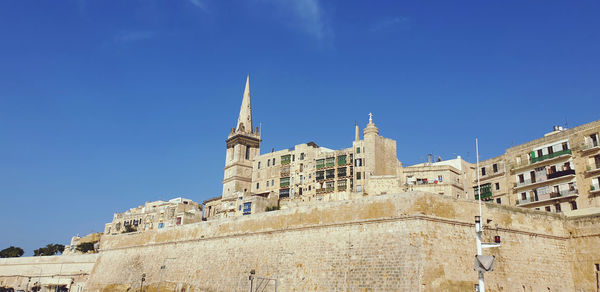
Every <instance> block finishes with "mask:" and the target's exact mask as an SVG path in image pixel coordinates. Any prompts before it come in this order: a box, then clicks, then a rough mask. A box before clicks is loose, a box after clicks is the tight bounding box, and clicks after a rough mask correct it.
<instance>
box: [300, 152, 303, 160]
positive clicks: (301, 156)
mask: <svg viewBox="0 0 600 292" xmlns="http://www.w3.org/2000/svg"><path fill="white" fill-rule="evenodd" d="M300 160H304V152H302V153H300Z"/></svg>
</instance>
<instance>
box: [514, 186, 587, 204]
mask: <svg viewBox="0 0 600 292" xmlns="http://www.w3.org/2000/svg"><path fill="white" fill-rule="evenodd" d="M577 194H578V190H577V189H572V190H565V191H559V192H552V193H547V194H542V195H538V199H537V200H536V199H535V197H531V198H527V199H525V200H523V199H520V200H519V202H518V205H519V206H522V205H528V204H532V203H538V202H545V201H550V200H553V199H557V198H562V197H569V196H577Z"/></svg>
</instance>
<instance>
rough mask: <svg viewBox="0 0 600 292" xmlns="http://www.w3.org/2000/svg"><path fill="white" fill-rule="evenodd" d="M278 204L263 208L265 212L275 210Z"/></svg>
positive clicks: (277, 208)
mask: <svg viewBox="0 0 600 292" xmlns="http://www.w3.org/2000/svg"><path fill="white" fill-rule="evenodd" d="M279 208H280V207H279V206H277V205H275V206H269V207H266V208H265V212H271V211H277V210H279Z"/></svg>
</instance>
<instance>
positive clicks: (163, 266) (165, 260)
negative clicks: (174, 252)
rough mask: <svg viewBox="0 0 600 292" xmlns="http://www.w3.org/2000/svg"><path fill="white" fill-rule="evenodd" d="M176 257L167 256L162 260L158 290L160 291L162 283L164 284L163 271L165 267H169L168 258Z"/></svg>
mask: <svg viewBox="0 0 600 292" xmlns="http://www.w3.org/2000/svg"><path fill="white" fill-rule="evenodd" d="M174 259H176V258H165V259H164V260H163V262H162V265H161V266H160V277H159V278H158V292H160V284H162V275H163V271H164V270H165V268H166V267H167V266H166V265H165V263H166V262H167V260H174Z"/></svg>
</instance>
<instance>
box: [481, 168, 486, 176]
mask: <svg viewBox="0 0 600 292" xmlns="http://www.w3.org/2000/svg"><path fill="white" fill-rule="evenodd" d="M481 175H485V167H482V168H481Z"/></svg>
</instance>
